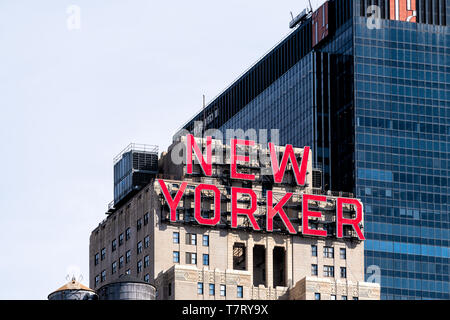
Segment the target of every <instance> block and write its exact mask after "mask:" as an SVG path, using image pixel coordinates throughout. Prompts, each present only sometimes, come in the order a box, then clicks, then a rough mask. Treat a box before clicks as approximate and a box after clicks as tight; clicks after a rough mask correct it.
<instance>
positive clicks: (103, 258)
mask: <svg viewBox="0 0 450 320" xmlns="http://www.w3.org/2000/svg"><path fill="white" fill-rule="evenodd" d="M101 256H102V261H103V260H105V258H106V249H105V248H103V249H102V251H101Z"/></svg>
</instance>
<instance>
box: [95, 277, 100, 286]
mask: <svg viewBox="0 0 450 320" xmlns="http://www.w3.org/2000/svg"><path fill="white" fill-rule="evenodd" d="M99 283H100V276H99V275H96V276H95V286H98V284H99Z"/></svg>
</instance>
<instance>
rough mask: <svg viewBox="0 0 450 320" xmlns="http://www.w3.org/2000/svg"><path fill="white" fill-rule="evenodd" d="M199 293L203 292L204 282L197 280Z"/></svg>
mask: <svg viewBox="0 0 450 320" xmlns="http://www.w3.org/2000/svg"><path fill="white" fill-rule="evenodd" d="M197 294H203V282H197Z"/></svg>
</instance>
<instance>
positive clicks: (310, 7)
mask: <svg viewBox="0 0 450 320" xmlns="http://www.w3.org/2000/svg"><path fill="white" fill-rule="evenodd" d="M308 2H309V9H310V10H311V12H313V8H312V5H311V0H308Z"/></svg>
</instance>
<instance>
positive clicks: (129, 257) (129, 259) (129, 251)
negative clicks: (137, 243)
mask: <svg viewBox="0 0 450 320" xmlns="http://www.w3.org/2000/svg"><path fill="white" fill-rule="evenodd" d="M130 261H131V250H128V251H127V252H126V253H125V263H128V262H130Z"/></svg>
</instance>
